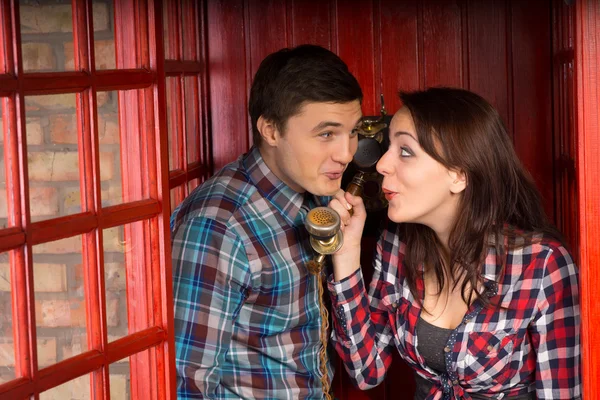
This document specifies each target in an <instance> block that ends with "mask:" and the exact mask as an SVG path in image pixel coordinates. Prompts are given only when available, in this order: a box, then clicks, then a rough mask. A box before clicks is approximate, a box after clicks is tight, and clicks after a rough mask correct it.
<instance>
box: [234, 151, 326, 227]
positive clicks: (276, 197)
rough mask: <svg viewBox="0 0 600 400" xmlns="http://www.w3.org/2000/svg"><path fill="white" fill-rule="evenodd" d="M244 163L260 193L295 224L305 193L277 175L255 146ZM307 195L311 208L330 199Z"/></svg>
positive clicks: (247, 154) (246, 155) (285, 217)
mask: <svg viewBox="0 0 600 400" xmlns="http://www.w3.org/2000/svg"><path fill="white" fill-rule="evenodd" d="M242 164H243V166H244V168H245V170H246V173H247V174H248V177H249V178H250V181H251V182H252V183H253V184H254V186H256V188H257V189H258V191H259V193H260V194H261V195H262V196H263V197H264V198H266V199H267V200H268V201H270V202H271V203H272V204H273V205H274V206H275V208H277V210H278V211H279V213H280V214H281V215H282V216H283V218H284V219H285V220H286V221H287V222H288V223H289V224H290V225H294V221H295V220H296V217H297V216H298V214H299V212H300V208H301V207H302V202H303V201H304V198H305V194H304V193H298V192H296V191H295V190H294V189H292V188H291V187H289V186H288V185H287V184H285V183H284V182H283V181H282V180H281V179H279V178H278V177H277V176H275V174H274V173H273V171H271V170H270V169H269V167H268V166H267V164H266V163H265V160H264V159H263V157H262V155H261V154H260V151H259V150H258V148H257V147H255V146H252V148H251V149H250V151H249V152H248V153H246V154H245V155H244V156H243V160H242ZM306 197H307V198H308V199H309V201H310V203H311V208H312V206H313V205H315V204H317V205H318V204H327V201H328V199H329V198H328V197H322V198H319V197H316V196H313V195H311V194H307V195H306ZM323 201H325V203H323Z"/></svg>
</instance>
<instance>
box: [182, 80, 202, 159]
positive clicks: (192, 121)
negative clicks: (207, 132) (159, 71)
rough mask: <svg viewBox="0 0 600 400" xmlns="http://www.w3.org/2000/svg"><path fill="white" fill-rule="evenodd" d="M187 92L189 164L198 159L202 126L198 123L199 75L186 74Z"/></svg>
mask: <svg viewBox="0 0 600 400" xmlns="http://www.w3.org/2000/svg"><path fill="white" fill-rule="evenodd" d="M184 82H185V83H184V89H183V90H184V92H185V129H186V137H187V156H188V160H187V161H188V164H189V163H193V162H195V161H198V146H199V140H198V138H199V137H200V129H199V128H200V127H199V125H198V102H199V98H198V77H197V76H186V77H185V81H184Z"/></svg>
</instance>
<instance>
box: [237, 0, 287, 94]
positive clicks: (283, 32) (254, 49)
mask: <svg viewBox="0 0 600 400" xmlns="http://www.w3.org/2000/svg"><path fill="white" fill-rule="evenodd" d="M246 3H247V5H246V15H245V20H246V23H245V26H246V46H247V50H248V55H249V56H248V60H249V62H250V64H249V65H248V70H249V75H248V90H249V89H250V83H251V82H252V77H253V76H254V74H255V73H256V70H257V69H258V66H259V65H260V62H261V61H262V60H263V58H265V57H266V56H268V55H269V54H271V53H272V52H274V51H277V50H279V49H281V48H283V47H288V40H287V37H288V34H287V32H288V26H287V15H286V10H287V9H286V5H285V2H282V1H279V0H268V1H265V0H246ZM290 36H291V35H290Z"/></svg>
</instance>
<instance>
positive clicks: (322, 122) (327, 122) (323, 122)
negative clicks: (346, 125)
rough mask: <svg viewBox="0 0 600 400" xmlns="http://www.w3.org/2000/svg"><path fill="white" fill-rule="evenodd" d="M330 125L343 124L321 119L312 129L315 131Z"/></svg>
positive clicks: (337, 125)
mask: <svg viewBox="0 0 600 400" xmlns="http://www.w3.org/2000/svg"><path fill="white" fill-rule="evenodd" d="M329 126H333V127H336V128H337V127H340V126H342V124H340V123H339V122H334V121H321V122H320V123H319V124H318V125H317V126H315V127H314V128H313V129H312V131H313V132H317V131H320V130H321V129H324V128H327V127H329Z"/></svg>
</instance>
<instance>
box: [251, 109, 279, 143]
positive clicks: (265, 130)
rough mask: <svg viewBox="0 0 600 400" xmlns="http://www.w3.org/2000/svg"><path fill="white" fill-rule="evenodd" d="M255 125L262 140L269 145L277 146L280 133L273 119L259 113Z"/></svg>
mask: <svg viewBox="0 0 600 400" xmlns="http://www.w3.org/2000/svg"><path fill="white" fill-rule="evenodd" d="M256 127H257V128H258V131H259V132H260V136H261V137H262V139H263V142H265V143H266V144H268V145H269V146H277V143H278V141H279V137H280V135H279V130H278V129H277V127H276V126H275V123H274V122H273V121H271V120H268V119H266V118H264V117H263V116H262V115H261V116H260V117H259V118H258V121H256Z"/></svg>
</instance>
